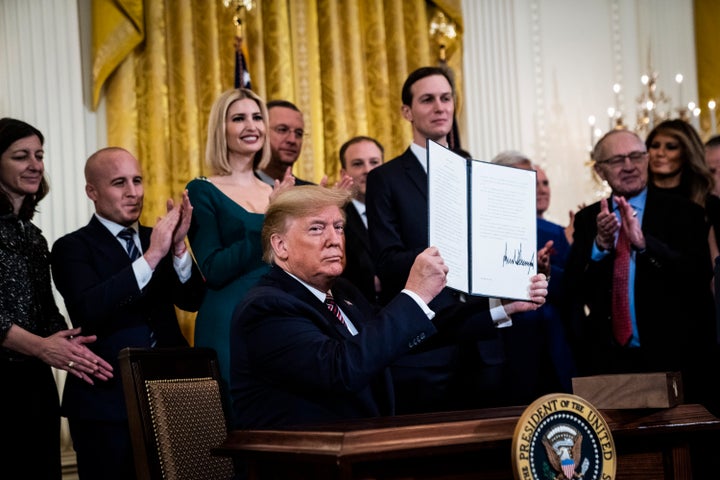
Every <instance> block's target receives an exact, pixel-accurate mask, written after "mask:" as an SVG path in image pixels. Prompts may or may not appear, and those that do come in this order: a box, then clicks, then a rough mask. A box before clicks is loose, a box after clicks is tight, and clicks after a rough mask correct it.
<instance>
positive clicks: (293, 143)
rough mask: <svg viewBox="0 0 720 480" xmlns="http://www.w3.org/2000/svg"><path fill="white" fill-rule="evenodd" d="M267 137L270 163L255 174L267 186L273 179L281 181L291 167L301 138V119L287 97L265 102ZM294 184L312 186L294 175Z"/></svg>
mask: <svg viewBox="0 0 720 480" xmlns="http://www.w3.org/2000/svg"><path fill="white" fill-rule="evenodd" d="M267 110H268V124H269V125H268V138H267V141H268V142H270V152H271V157H270V163H268V166H267V167H265V169H264V170H259V169H258V170H257V171H256V172H255V173H256V174H257V176H258V177H259V178H260V180H262V181H263V182H265V183H267V184H268V185H270V186H271V187H272V186H274V185H275V180H279V181H281V180H282V179H283V177H284V176H285V175H286V174H287V173H288V169H290V170H292V167H293V165H294V164H295V162H296V161H297V159H298V158H299V157H300V152H301V150H302V144H303V139H304V138H305V120H304V119H303V114H302V112H301V111H300V109H299V108H298V107H297V106H296V105H295V104H294V103H292V102H289V101H287V100H271V101H269V102H267ZM295 185H312V182H308V181H306V180H302V179H299V178H297V177H296V178H295Z"/></svg>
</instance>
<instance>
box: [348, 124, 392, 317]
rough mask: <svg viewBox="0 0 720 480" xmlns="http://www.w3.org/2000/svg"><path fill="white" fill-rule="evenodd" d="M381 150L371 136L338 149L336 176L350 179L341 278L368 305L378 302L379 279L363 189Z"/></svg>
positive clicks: (359, 137)
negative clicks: (348, 281)
mask: <svg viewBox="0 0 720 480" xmlns="http://www.w3.org/2000/svg"><path fill="white" fill-rule="evenodd" d="M384 152H385V150H384V149H383V146H382V145H381V144H380V142H378V141H377V140H375V139H374V138H371V137H365V136H358V137H353V138H351V139H350V140H348V141H347V142H345V143H344V144H343V145H342V146H341V147H340V165H341V170H340V175H341V176H348V177H350V178H352V180H353V184H352V192H353V196H352V200H351V201H350V203H348V204H347V206H346V207H345V214H346V216H347V220H346V225H345V251H346V255H345V257H346V260H347V263H346V265H345V271H344V272H343V277H345V278H347V279H348V280H350V282H352V284H353V285H355V286H356V287H357V288H358V289H359V290H360V291H361V292H362V293H363V295H365V298H367V299H368V301H370V302H371V303H376V302H377V301H378V295H379V294H380V291H381V284H380V279H379V278H378V277H377V275H375V264H374V263H373V259H372V255H371V253H370V237H369V236H368V228H367V215H366V212H365V190H366V186H367V176H368V173H370V171H371V170H372V169H374V168H375V167H378V166H380V165H382V163H383V160H384V158H383V155H384Z"/></svg>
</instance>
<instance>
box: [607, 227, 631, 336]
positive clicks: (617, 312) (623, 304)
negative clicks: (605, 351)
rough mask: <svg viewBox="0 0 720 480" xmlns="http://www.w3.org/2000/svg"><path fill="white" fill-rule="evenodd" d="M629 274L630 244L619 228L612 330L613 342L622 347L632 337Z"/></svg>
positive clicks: (614, 270) (614, 268)
mask: <svg viewBox="0 0 720 480" xmlns="http://www.w3.org/2000/svg"><path fill="white" fill-rule="evenodd" d="M629 272H630V242H629V241H628V239H627V237H626V236H625V229H624V228H622V227H621V228H620V234H619V235H618V239H617V244H616V245H615V263H614V265H613V284H612V329H613V336H614V337H615V341H617V342H618V344H619V345H621V346H623V347H624V346H625V345H627V343H628V342H629V341H630V337H631V336H632V324H631V321H630V298H629V290H628V276H629Z"/></svg>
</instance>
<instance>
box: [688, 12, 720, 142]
mask: <svg viewBox="0 0 720 480" xmlns="http://www.w3.org/2000/svg"><path fill="white" fill-rule="evenodd" d="M694 14H695V52H696V55H697V57H696V61H697V69H698V72H697V73H698V95H699V102H698V103H699V107H700V109H701V110H702V116H701V130H702V131H704V132H710V130H711V128H710V114H709V113H708V108H707V104H708V101H710V100H715V102H716V103H717V104H718V106H716V107H715V108H716V109H718V108H720V33H719V32H718V28H717V25H716V22H717V19H718V18H720V3H718V2H717V0H695V2H694ZM709 135H710V134H709V133H708V135H706V137H708V138H709ZM703 140H707V138H704V139H703Z"/></svg>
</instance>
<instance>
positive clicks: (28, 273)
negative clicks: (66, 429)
mask: <svg viewBox="0 0 720 480" xmlns="http://www.w3.org/2000/svg"><path fill="white" fill-rule="evenodd" d="M12 325H18V326H20V327H22V328H23V329H25V330H27V331H29V332H32V333H34V334H36V335H39V336H42V337H47V336H49V335H52V334H53V333H55V332H57V331H60V330H64V329H66V328H67V324H66V323H65V320H64V319H63V316H62V315H61V314H60V312H59V310H58V308H57V305H56V304H55V300H54V297H53V293H52V289H51V284H50V266H49V262H48V245H47V241H46V240H45V238H44V237H43V236H42V233H41V231H40V229H39V228H37V227H36V226H35V225H33V224H32V223H30V221H29V220H20V219H18V217H17V216H15V215H13V214H5V215H0V339H3V340H4V339H5V336H6V335H7V332H8V330H10V327H11V326H12ZM0 382H2V393H0V412H1V413H0V415H2V428H0V431H1V432H2V434H0V465H2V470H3V475H4V474H6V473H8V472H9V473H10V474H9V476H8V478H33V479H50V478H52V479H60V478H61V469H60V406H59V396H58V391H57V386H56V384H55V379H54V377H53V374H52V369H51V368H50V366H49V365H47V364H45V363H43V362H42V361H40V360H39V359H37V358H35V357H28V356H26V355H23V354H21V353H18V352H14V351H12V350H9V349H7V348H4V347H2V348H0ZM8 469H9V470H8Z"/></svg>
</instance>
